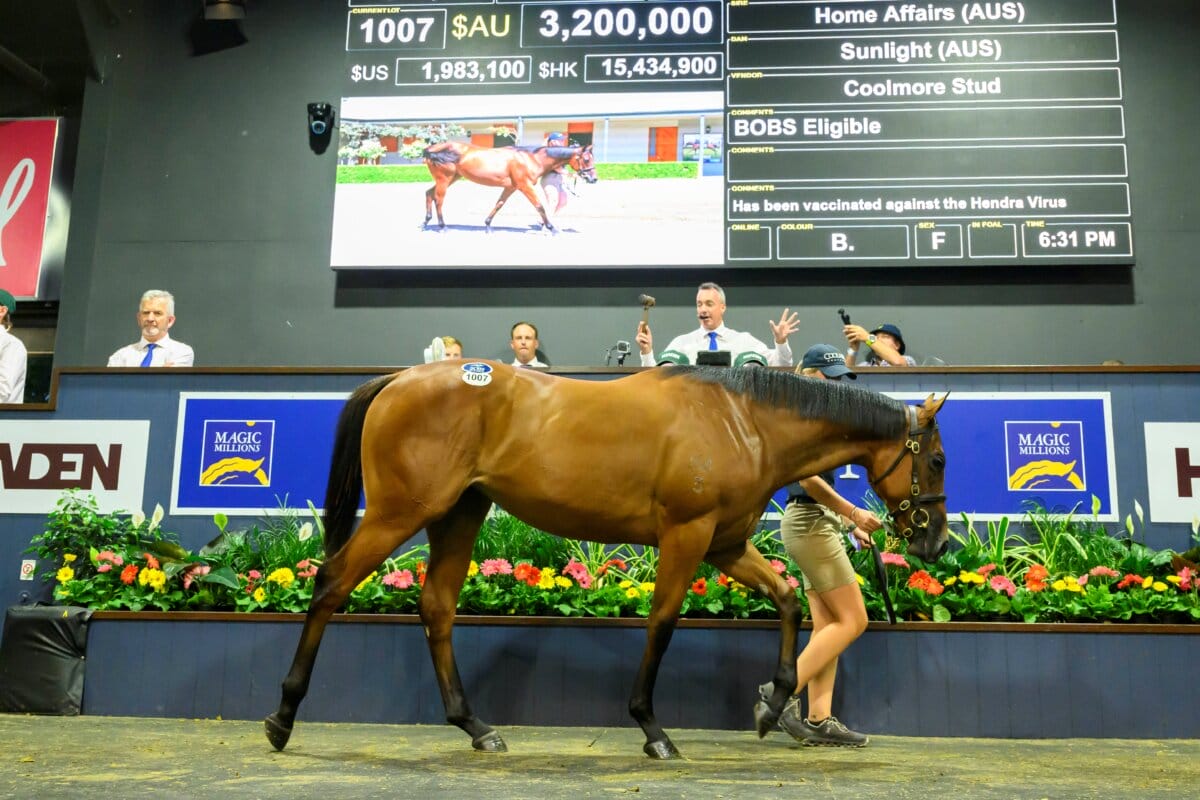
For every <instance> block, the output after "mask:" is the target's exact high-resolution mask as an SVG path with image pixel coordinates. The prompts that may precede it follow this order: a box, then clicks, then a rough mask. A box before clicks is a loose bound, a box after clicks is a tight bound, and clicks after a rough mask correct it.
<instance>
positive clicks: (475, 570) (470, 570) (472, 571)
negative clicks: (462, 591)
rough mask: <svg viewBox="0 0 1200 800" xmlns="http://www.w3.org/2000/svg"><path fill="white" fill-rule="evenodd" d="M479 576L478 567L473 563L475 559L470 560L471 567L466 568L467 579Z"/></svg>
mask: <svg viewBox="0 0 1200 800" xmlns="http://www.w3.org/2000/svg"><path fill="white" fill-rule="evenodd" d="M478 574H479V565H478V564H476V563H475V559H471V565H470V566H468V567H467V577H468V578H473V577H475V576H476V575H478Z"/></svg>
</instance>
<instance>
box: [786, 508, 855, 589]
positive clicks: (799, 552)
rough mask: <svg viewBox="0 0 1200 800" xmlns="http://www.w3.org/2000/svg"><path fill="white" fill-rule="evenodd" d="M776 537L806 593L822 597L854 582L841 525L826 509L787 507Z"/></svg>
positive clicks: (836, 516) (834, 515) (836, 517)
mask: <svg viewBox="0 0 1200 800" xmlns="http://www.w3.org/2000/svg"><path fill="white" fill-rule="evenodd" d="M779 533H780V536H781V537H782V539H783V546H784V547H785V548H786V549H787V551H788V555H790V556H791V557H792V560H793V561H795V562H796V563H797V564H798V565H799V566H800V571H801V572H803V573H804V591H805V592H810V591H813V592H816V593H817V594H821V593H822V592H828V591H830V590H831V589H836V588H838V587H839V586H845V585H846V584H848V583H854V582H855V581H856V580H857V578H855V576H854V568H853V567H852V566H850V557H849V556H847V555H846V545H845V542H844V541H843V539H842V521H841V519H839V518H838V515H837V514H834V513H833V512H832V511H830V510H829V509H827V508H825V506H822V505H817V504H815V503H789V504H788V506H787V508H785V509H784V511H783V520H782V522H781V524H780V526H779Z"/></svg>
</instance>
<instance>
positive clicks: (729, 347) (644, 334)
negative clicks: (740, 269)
mask: <svg viewBox="0 0 1200 800" xmlns="http://www.w3.org/2000/svg"><path fill="white" fill-rule="evenodd" d="M696 317H697V319H699V320H700V327H699V328H698V329H696V330H694V331H691V332H689V333H685V334H683V335H682V336H676V337H675V338H674V339H672V340H671V343H670V344H668V345H667V350H666V351H664V352H668V351H675V352H677V353H682V354H683V355H684V356H686V357H687V363H689V364H695V363H696V353H698V352H699V351H701V350H726V351H728V352H729V353H730V355H731V357H732V358H734V359H736V358H737V357H738V356H740V355H743V354H745V353H751V352H753V353H757V354H759V355H760V356H762V357H764V358H765V359H766V361H767V365H768V366H771V367H790V366H791V365H792V348H791V347H789V346H788V336H790V335H792V334H793V333H795V332H796V331H797V330H799V328H800V321H799V319H800V317H799V315H798V314H796V313H794V312H793V313H789V311H788V309H786V308H785V309H784V310H783V314H781V315H780V317H779V322H775V321H773V320H768V322H770V324H771V333H772V334H774V337H775V347H774V348H773V349H767V346H766V345H765V344H763V343H762V342H760V341H759V340H758V339H756V338H754V337H753V336H751V335H750V334H748V333H742V332H741V331H735V330H733V329H732V328H727V327H725V290H724V289H722V288H721V287H720V286H718V285H717V284H715V283H711V282H709V283H702V284H700V287H699V289H697V290H696ZM637 343H638V349H639V351H640V352H641V355H642V366H643V367H653V366H654V365H655V364H657V363H658V361H657V360H656V359H655V357H654V337H653V336H652V335H651V333H650V326H649V325H645V324H643V323H638V333H637Z"/></svg>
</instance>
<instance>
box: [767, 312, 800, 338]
mask: <svg viewBox="0 0 1200 800" xmlns="http://www.w3.org/2000/svg"><path fill="white" fill-rule="evenodd" d="M768 322H770V323H771V333H773V334H775V344H783V343H784V342H786V341H787V340H788V337H789V336H791V335H792V334H793V333H795V332H796V331H798V330H800V315H799V314H797V313H796V312H795V311H791V312H790V313H789V310H788V309H786V308H785V309H784V310H783V313H782V314H780V315H779V322H776V321H775V320H768Z"/></svg>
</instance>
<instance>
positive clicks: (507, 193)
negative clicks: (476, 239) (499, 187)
mask: <svg viewBox="0 0 1200 800" xmlns="http://www.w3.org/2000/svg"><path fill="white" fill-rule="evenodd" d="M513 191H514V190H513V189H512V188H511V187H509V188H508V189H505V190H504V191H502V192H501V193H500V199H499V200H497V201H496V205H495V207H493V208H492V213H490V214H488V215H487V219H485V220H484V221H483V227H484V228H485V229H486V230H487V232H488V233H491V232H492V217H494V216H496V214H498V213H500V209H501V208H504V204H505V203H507V202H508V198H510V197H512V193H513Z"/></svg>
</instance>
